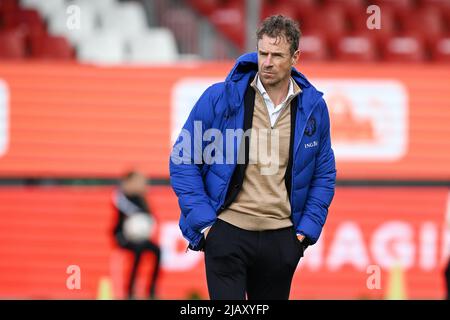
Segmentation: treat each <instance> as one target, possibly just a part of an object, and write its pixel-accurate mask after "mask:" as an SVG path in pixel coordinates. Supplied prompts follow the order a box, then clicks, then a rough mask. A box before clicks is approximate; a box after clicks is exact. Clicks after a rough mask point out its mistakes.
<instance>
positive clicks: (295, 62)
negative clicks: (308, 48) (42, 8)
mask: <svg viewBox="0 0 450 320" xmlns="http://www.w3.org/2000/svg"><path fill="white" fill-rule="evenodd" d="M299 57H300V50H297V51H295V52H294V54H293V55H292V65H296V64H297V62H298V58H299Z"/></svg>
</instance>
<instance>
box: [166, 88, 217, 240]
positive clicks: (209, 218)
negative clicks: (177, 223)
mask: <svg viewBox="0 0 450 320" xmlns="http://www.w3.org/2000/svg"><path fill="white" fill-rule="evenodd" d="M213 91H214V90H213V87H209V88H208V89H207V90H206V91H205V92H204V93H203V95H202V96H201V97H200V98H199V100H198V101H197V103H196V104H195V106H194V108H193V109H192V111H191V113H190V115H189V117H188V119H187V121H186V123H185V124H184V126H183V129H182V131H181V133H180V135H179V136H178V138H177V141H176V142H175V144H174V147H173V150H172V152H171V156H170V164H169V167H170V180H171V185H172V188H173V190H174V191H175V193H176V195H177V197H178V203H179V206H180V209H181V214H182V215H184V217H183V219H182V220H184V222H185V223H186V224H187V227H188V228H189V229H190V230H192V231H194V232H196V233H198V232H200V231H201V230H202V229H203V228H205V227H207V226H209V225H212V224H213V223H214V221H215V220H216V212H215V210H214V208H213V207H212V205H211V201H210V198H209V196H208V194H207V192H206V190H205V186H204V183H203V178H202V168H203V160H202V153H203V149H204V142H203V139H202V134H203V132H204V131H205V130H207V129H209V128H210V127H211V125H212V121H213V119H214V105H215V100H216V98H215V96H216V94H214V93H213Z"/></svg>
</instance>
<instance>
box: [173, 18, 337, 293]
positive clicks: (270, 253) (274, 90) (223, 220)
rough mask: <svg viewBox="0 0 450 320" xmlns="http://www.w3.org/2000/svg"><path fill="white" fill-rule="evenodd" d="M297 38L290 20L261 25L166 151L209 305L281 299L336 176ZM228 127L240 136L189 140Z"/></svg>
mask: <svg viewBox="0 0 450 320" xmlns="http://www.w3.org/2000/svg"><path fill="white" fill-rule="evenodd" d="M299 38H300V30H299V28H298V25H297V24H296V22H294V21H293V20H291V19H289V18H286V17H283V16H280V15H278V16H272V17H269V18H267V19H266V20H264V22H263V23H262V25H261V27H260V28H259V29H258V31H257V50H258V52H257V54H256V53H250V54H245V55H243V56H241V57H240V58H239V59H238V60H237V62H236V65H235V66H234V67H233V69H232V70H231V72H230V74H229V75H228V76H227V78H226V80H225V82H222V83H217V84H215V85H213V86H211V87H209V88H208V89H207V90H206V91H205V92H204V93H203V95H202V96H201V97H200V99H199V100H198V102H197V103H196V105H195V106H194V108H193V110H192V111H191V114H190V116H189V118H188V119H187V121H186V123H185V125H184V127H183V130H182V133H181V134H180V137H179V139H178V140H177V142H176V143H175V145H174V149H173V152H172V155H171V161H170V175H171V183H172V187H173V189H174V190H175V193H176V195H177V196H178V201H179V205H180V208H181V217H180V228H181V230H182V233H183V236H184V237H185V238H186V239H187V240H188V241H189V248H191V249H192V250H203V251H204V252H205V265H206V276H207V282H208V290H209V295H210V297H211V299H245V297H246V296H247V297H248V299H288V298H289V292H290V287H291V282H292V277H293V274H294V271H295V269H296V266H297V264H298V261H299V259H300V258H301V257H302V256H303V252H304V250H305V248H306V247H307V246H308V245H312V244H314V243H315V242H316V241H317V240H318V238H319V235H320V233H321V230H322V227H323V225H324V223H325V220H326V216H327V212H328V207H329V205H330V203H331V200H332V198H333V196H334V188H335V179H336V170H335V160H334V154H333V151H332V149H331V143H330V121H329V115H328V110H327V106H326V104H325V101H324V100H323V98H322V93H320V92H318V91H317V90H316V89H315V88H314V87H313V86H312V85H311V83H309V82H308V80H307V79H306V78H305V77H304V76H303V75H302V74H301V73H299V72H298V71H297V70H295V69H294V68H293V66H294V65H295V64H296V63H297V60H298V58H299V55H300V52H299V50H298V45H299ZM211 129H214V130H215V131H213V130H211ZM208 130H209V131H208ZM227 130H232V131H235V132H239V130H241V131H240V132H242V131H243V132H244V135H241V137H240V139H239V135H236V136H238V140H239V141H240V143H236V144H235V145H234V146H233V145H232V144H231V142H232V141H230V139H228V138H227V139H225V138H220V137H218V136H215V137H214V141H213V142H212V143H210V144H207V143H205V141H201V142H200V143H199V142H198V140H197V139H198V134H199V133H201V132H203V131H205V135H206V137H207V139H206V140H213V139H208V137H209V135H211V134H213V133H215V134H216V135H217V131H219V133H221V134H222V136H223V137H225V136H226V135H227V134H228V133H229V132H227ZM206 132H209V133H210V134H209V135H208V134H206ZM248 132H250V134H247V133H248ZM224 140H226V146H224V145H223V143H222V142H223V141H224ZM233 141H234V140H233ZM230 144H231V147H230ZM212 149H214V151H213V152H212V151H211V150H212ZM264 150H266V151H267V150H270V156H268V155H267V153H268V152H266V153H265V152H263V151H264ZM230 152H231V157H230ZM199 156H200V157H201V160H202V161H199V159H198V158H199ZM230 158H232V160H233V161H230ZM211 159H214V161H211ZM240 160H241V161H240ZM242 160H243V161H242Z"/></svg>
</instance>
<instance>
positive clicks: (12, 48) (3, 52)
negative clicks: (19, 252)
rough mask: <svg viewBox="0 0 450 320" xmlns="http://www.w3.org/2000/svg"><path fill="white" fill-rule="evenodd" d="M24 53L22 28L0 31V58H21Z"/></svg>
mask: <svg viewBox="0 0 450 320" xmlns="http://www.w3.org/2000/svg"><path fill="white" fill-rule="evenodd" d="M25 55H26V48H25V34H24V32H23V30H21V29H14V30H3V31H0V59H22V58H24V57H25Z"/></svg>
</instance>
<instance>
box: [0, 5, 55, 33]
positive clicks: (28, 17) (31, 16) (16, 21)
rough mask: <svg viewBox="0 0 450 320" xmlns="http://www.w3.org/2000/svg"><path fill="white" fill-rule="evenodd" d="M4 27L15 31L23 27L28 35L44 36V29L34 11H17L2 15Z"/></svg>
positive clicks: (39, 17)
mask: <svg viewBox="0 0 450 320" xmlns="http://www.w3.org/2000/svg"><path fill="white" fill-rule="evenodd" d="M4 27H5V28H7V29H15V28H17V27H25V28H26V30H27V33H29V34H45V32H46V28H45V23H44V21H43V19H42V18H41V16H40V14H39V12H38V11H36V10H34V9H18V10H17V11H14V12H11V13H8V14H5V15H4Z"/></svg>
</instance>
